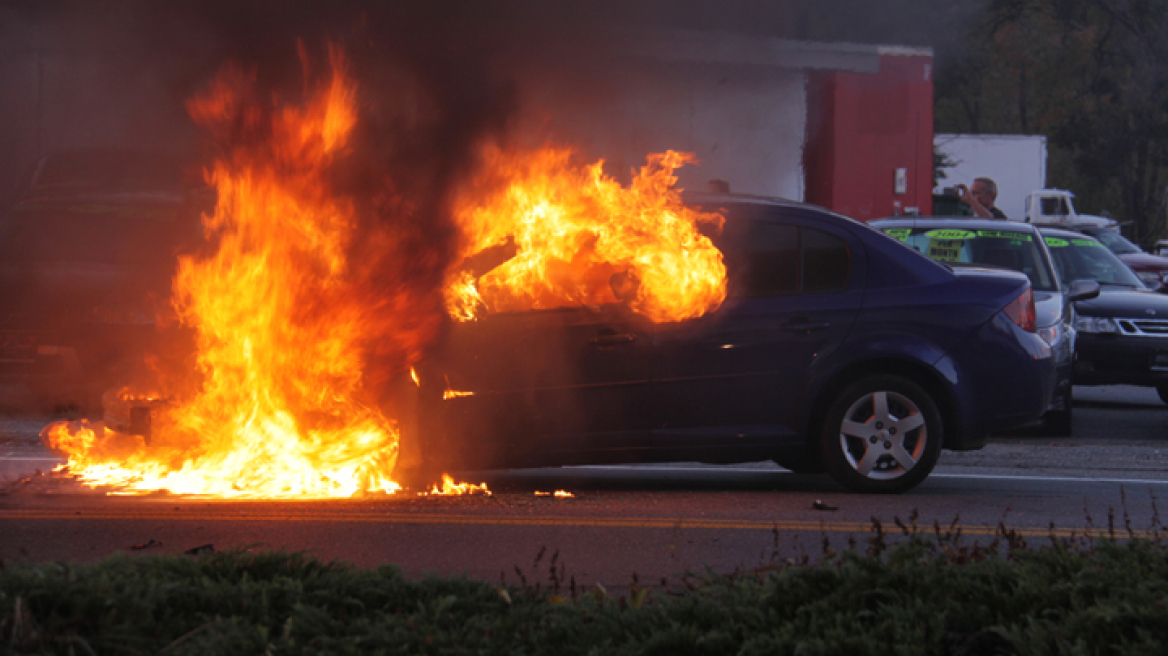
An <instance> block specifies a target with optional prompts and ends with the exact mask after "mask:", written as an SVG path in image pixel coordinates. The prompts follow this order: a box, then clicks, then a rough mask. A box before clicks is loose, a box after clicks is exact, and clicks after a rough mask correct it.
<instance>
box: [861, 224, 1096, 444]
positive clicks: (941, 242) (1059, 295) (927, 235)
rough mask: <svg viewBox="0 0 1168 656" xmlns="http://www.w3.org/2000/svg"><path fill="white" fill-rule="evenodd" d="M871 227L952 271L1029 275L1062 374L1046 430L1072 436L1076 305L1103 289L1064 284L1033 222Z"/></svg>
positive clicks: (1088, 283) (1080, 283)
mask: <svg viewBox="0 0 1168 656" xmlns="http://www.w3.org/2000/svg"><path fill="white" fill-rule="evenodd" d="M869 225H871V226H872V227H874V228H877V229H878V230H881V231H883V232H884V233H886V234H888V235H889V236H892V237H894V238H896V239H899V240H900V241H901V242H903V243H904V244H905V245H907V246H910V247H911V248H913V249H914V250H916V251H919V252H921V253H924V254H925V255H928V256H929V257H931V258H933V259H935V260H938V261H941V262H944V263H945V264H947V265H949V266H953V267H969V266H977V267H991V268H1004V269H1009V270H1011V271H1018V272H1020V273H1024V274H1026V277H1027V278H1029V279H1030V284H1031V289H1033V290H1034V305H1035V311H1036V316H1035V321H1036V323H1037V325H1038V334H1039V336H1041V337H1042V339H1043V340H1044V341H1045V342H1046V343H1047V344H1048V345H1050V348H1051V350H1052V351H1053V352H1054V355H1055V363H1056V366H1057V370H1058V383H1057V385H1056V386H1055V390H1054V398H1053V399H1052V400H1051V408H1050V410H1048V411H1047V413H1046V415H1045V416H1044V417H1043V425H1042V428H1043V429H1044V431H1045V432H1046V433H1047V434H1050V435H1059V436H1066V435H1070V434H1071V432H1072V429H1073V426H1072V424H1073V416H1074V415H1073V412H1074V406H1073V404H1072V402H1071V399H1072V380H1071V379H1072V374H1073V371H1072V369H1073V364H1074V355H1075V308H1074V302H1075V301H1079V300H1084V299H1088V298H1093V297H1094V296H1097V295H1098V294H1099V285H1098V284H1096V283H1094V282H1091V281H1087V280H1083V281H1077V282H1072V281H1060V279H1059V276H1058V274H1057V273H1056V271H1055V268H1054V264H1053V263H1052V262H1051V256H1050V253H1049V252H1047V249H1046V248H1045V245H1044V243H1043V241H1042V236H1041V235H1040V234H1039V233H1038V230H1037V229H1036V228H1035V227H1034V226H1033V225H1031V224H1028V223H1009V224H1003V223H1002V222H1001V221H1000V220H995V219H977V218H936V217H920V218H907V219H897V218H894V219H883V220H878V221H872V222H871V223H869Z"/></svg>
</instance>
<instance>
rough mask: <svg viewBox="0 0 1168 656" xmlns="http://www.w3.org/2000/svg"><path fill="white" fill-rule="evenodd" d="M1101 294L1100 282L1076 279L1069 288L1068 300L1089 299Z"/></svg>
mask: <svg viewBox="0 0 1168 656" xmlns="http://www.w3.org/2000/svg"><path fill="white" fill-rule="evenodd" d="M1098 295H1099V283H1097V282H1095V281H1094V280H1075V281H1074V282H1072V283H1071V284H1070V286H1069V287H1068V288H1067V300H1068V301H1072V302H1074V301H1088V300H1090V299H1093V298H1095V297H1096V296H1098Z"/></svg>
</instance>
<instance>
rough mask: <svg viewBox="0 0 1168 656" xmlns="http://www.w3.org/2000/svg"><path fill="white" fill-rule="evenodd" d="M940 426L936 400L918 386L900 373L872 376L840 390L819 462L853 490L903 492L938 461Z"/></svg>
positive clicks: (823, 438)
mask: <svg viewBox="0 0 1168 656" xmlns="http://www.w3.org/2000/svg"><path fill="white" fill-rule="evenodd" d="M942 430H943V429H942V425H941V413H940V412H939V411H938V410H937V404H936V403H935V402H934V401H933V398H932V397H931V396H930V395H929V393H928V392H926V391H925V390H924V389H923V388H921V387H920V386H919V385H917V384H916V383H914V382H912V381H910V380H907V379H905V378H901V377H899V376H872V377H869V378H865V379H862V380H860V381H859V382H856V383H854V384H852V385H851V386H849V387H848V388H847V389H845V390H844V391H843V393H841V394H840V395H839V397H837V398H836V400H835V401H834V402H833V403H832V405H831V407H830V409H829V410H828V413H827V420H826V423H825V424H824V430H823V437H822V442H821V448H822V454H823V464H824V467H826V469H827V471H828V473H829V474H831V476H832V478H834V479H835V480H836V481H838V482H839V483H840V484H842V485H844V486H845V487H847V488H849V489H851V490H853V491H855V492H874V493H888V494H894V493H899V492H904V491H906V490H909V489H911V488H913V487H914V486H916V485H918V484H919V483H920V482H921V481H923V480H924V479H925V477H927V476H928V475H929V472H931V471H932V470H933V467H934V466H935V465H936V464H937V458H938V457H940V455H941V443H942V441H943V434H942Z"/></svg>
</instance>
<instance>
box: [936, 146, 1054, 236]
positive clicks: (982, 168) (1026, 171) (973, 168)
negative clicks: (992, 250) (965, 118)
mask: <svg viewBox="0 0 1168 656" xmlns="http://www.w3.org/2000/svg"><path fill="white" fill-rule="evenodd" d="M933 145H934V147H935V148H936V149H937V150H938V151H939V152H941V153H944V155H945V156H946V157H947V158H948V159H949V161H950V162H952V163H953V166H952V167H949V168H945V169H943V170H944V171H945V178H944V179H942V180H939V181H938V184H939V185H940V186H941V187H952V186H954V185H958V184H964V185H966V186H972V185H973V181H974V179H975V178H982V177H985V178H990V179H992V180H993V181H994V182H996V183H997V185H998V198H997V200H996V201H994V204H995V205H996V206H997V207H998V209H1000V210H1002V212H1004V213H1005V214H1006V216H1007V217H1008V218H1010V219H1013V220H1015V221H1020V220H1023V219H1024V218H1025V216H1026V214H1027V212H1026V198H1027V197H1028V196H1030V194H1031V192H1034V191H1038V190H1040V189H1045V188H1046V137H1044V136H1042V135H1034V134H937V135H934V136H933ZM934 193H941V189H936V190H934Z"/></svg>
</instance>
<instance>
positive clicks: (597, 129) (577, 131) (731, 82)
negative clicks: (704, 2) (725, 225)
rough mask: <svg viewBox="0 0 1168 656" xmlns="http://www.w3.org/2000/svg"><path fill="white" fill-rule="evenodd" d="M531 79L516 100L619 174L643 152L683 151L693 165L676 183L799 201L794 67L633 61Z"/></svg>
mask: <svg viewBox="0 0 1168 656" xmlns="http://www.w3.org/2000/svg"><path fill="white" fill-rule="evenodd" d="M586 86H587V87H588V88H590V89H592V90H593V92H594V93H592V94H589V93H587V92H585V91H582V90H581V89H579V88H575V87H574V86H573V85H570V84H563V85H556V84H534V85H531V86H529V87H528V88H535V89H541V92H540V95H539V96H538V97H533V98H528V100H529V102H527V103H525V104H526V105H527V106H528V107H529V109H532V110H534V113H533V114H532V115H531V116H529V117H528V119H527V120H529V121H532V122H536V123H541V124H542V125H543V126H544V127H546V133H550V134H551V135H552V138H553V139H554V140H556V141H558V142H562V143H567V144H574V145H576V146H578V147H579V149H580V151H581V153H582V155H583V156H584V157H585V158H587V159H588V160H589V161H594V160H596V159H601V158H603V159H604V160H605V162H606V167H605V170H606V172H608V173H609V174H611V175H614V176H617V177H618V179H621V180H622V181H627V176H628V171H630V170H631V169H633V168H636V167H639V166H641V165H642V164H644V162H645V155H646V154H647V153H653V152H662V151H665V150H669V149H672V150H683V151H687V152H692V153H694V154H696V155H697V157H698V160H699V165H698V166H689V167H685V168H683V169H681V170H680V171H679V172H678V177H679V186H681V187H683V188H686V189H693V190H704V189H705V188H706V183H707V182H708V181H710V180H713V179H719V180H725V181H726V182H728V183H729V184H730V188H731V190H732V191H735V192H743V193H751V194H760V195H766V196H779V197H783V198H789V199H792V200H802V199H803V187H804V185H803V143H804V135H805V131H806V122H807V99H806V89H805V83H804V74H803V72H802V71H794V70H787V69H769V70H760V69H746V68H743V67H720V66H706V65H700V64H677V63H672V64H669V65H668V66H664V65H662V66H638V67H634V68H630V69H627V70H624V71H620V72H617V73H616V74H614V75H612V76H609V77H608V78H606V79H604V80H603V81H602V82H596V81H593V82H592V83H589V84H587V85H586Z"/></svg>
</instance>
